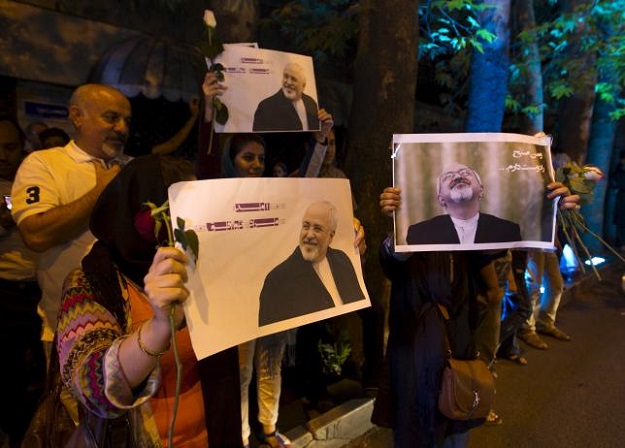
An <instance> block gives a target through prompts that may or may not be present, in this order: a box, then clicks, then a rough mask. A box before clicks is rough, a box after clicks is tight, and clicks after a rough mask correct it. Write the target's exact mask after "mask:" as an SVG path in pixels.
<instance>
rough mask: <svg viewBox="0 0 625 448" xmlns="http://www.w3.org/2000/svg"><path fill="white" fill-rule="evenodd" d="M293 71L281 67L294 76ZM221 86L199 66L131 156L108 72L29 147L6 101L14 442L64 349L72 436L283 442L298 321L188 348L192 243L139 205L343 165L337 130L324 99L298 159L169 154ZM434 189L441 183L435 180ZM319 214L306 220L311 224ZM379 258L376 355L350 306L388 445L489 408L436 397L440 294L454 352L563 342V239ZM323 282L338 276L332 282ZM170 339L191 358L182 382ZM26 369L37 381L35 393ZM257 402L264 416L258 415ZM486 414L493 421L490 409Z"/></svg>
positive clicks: (6, 381)
mask: <svg viewBox="0 0 625 448" xmlns="http://www.w3.org/2000/svg"><path fill="white" fill-rule="evenodd" d="M291 68H292V67H291ZM285 73H286V69H285ZM295 74H297V73H296V71H295ZM291 78H292V76H291V77H288V76H286V75H285V81H284V82H285V83H293V82H294V81H293V80H292V79H291ZM304 84H305V80H304ZM226 88H227V87H226V86H225V85H223V83H221V82H220V81H219V79H218V77H217V75H216V74H215V73H208V74H207V75H206V77H205V79H204V83H203V85H202V91H203V94H204V98H202V100H201V101H200V100H194V101H193V102H192V104H190V105H189V120H188V121H187V122H185V124H184V125H183V127H182V128H181V129H179V130H178V132H177V133H176V134H175V135H174V137H172V139H170V140H169V141H167V142H164V143H163V144H157V145H153V146H152V147H151V149H150V150H149V151H147V153H146V154H145V155H140V156H137V157H135V158H132V157H130V156H128V155H126V154H125V153H124V148H125V145H126V144H127V141H128V138H129V134H130V120H131V116H132V110H131V109H132V108H131V103H130V101H129V100H128V99H127V98H126V97H125V96H124V95H123V94H122V93H121V92H119V91H118V90H116V89H114V88H112V87H109V86H105V85H99V84H87V85H83V86H80V87H78V88H77V89H76V90H75V91H74V93H73V95H72V97H71V100H70V105H69V120H70V121H71V124H72V125H73V128H74V130H73V133H72V138H71V139H69V137H68V135H67V134H66V133H65V132H63V131H61V132H58V130H54V129H53V128H48V129H40V130H39V132H38V134H37V137H38V138H37V140H36V141H37V143H36V144H32V145H31V147H30V148H27V145H26V142H27V137H26V135H25V134H24V133H23V132H22V130H21V128H20V126H19V125H18V123H17V122H16V121H15V120H14V119H13V118H11V117H9V116H6V117H5V116H0V175H1V176H0V188H1V189H2V193H3V196H4V198H5V199H4V200H3V202H2V204H1V207H0V232H1V233H0V244H1V253H0V287H1V288H2V294H1V295H0V307H1V308H2V319H3V324H2V326H1V327H0V328H1V331H2V332H3V333H4V334H5V336H6V337H7V338H11V339H12V340H15V341H17V343H16V344H13V345H12V346H11V348H10V351H9V352H8V354H7V360H8V362H9V363H10V364H11V365H12V366H15V368H14V369H3V372H2V375H3V376H2V378H1V379H2V381H0V385H1V386H0V387H1V389H2V394H3V397H7V399H8V400H10V402H11V403H16V405H15V406H12V407H11V408H10V409H9V407H8V406H1V407H0V428H1V429H2V431H3V433H5V434H6V436H8V437H9V438H10V446H19V443H20V442H19V441H20V440H21V439H22V437H23V436H24V434H25V433H26V432H27V427H28V424H29V421H30V418H31V416H32V415H33V412H34V410H35V408H36V405H37V398H38V395H39V394H41V386H42V383H43V377H44V374H45V370H46V365H48V364H52V365H55V364H56V362H55V363H51V362H50V359H51V357H55V358H54V360H55V361H56V360H58V361H59V365H60V368H59V372H58V373H59V375H60V376H61V378H62V381H63V384H64V388H63V391H62V392H61V394H60V400H61V401H62V403H63V404H64V406H65V407H66V409H67V410H68V413H69V415H70V416H71V418H72V419H73V420H74V422H75V423H76V425H77V430H76V432H75V433H74V434H73V436H72V437H76V438H79V437H98V434H101V431H99V430H98V425H99V422H101V421H103V420H107V421H122V422H123V424H122V425H118V426H115V428H118V429H116V431H122V430H120V429H119V428H126V429H125V430H124V431H126V432H124V434H123V435H122V436H120V437H121V438H122V439H123V440H125V441H126V442H127V443H128V445H127V446H167V445H168V444H169V443H173V446H176V447H200V446H209V445H210V446H214V447H244V448H247V447H249V446H250V445H253V444H254V443H255V442H254V439H256V440H257V441H258V442H259V443H262V444H264V445H265V446H269V447H271V448H280V447H289V446H291V442H290V441H289V440H288V438H287V437H286V436H285V435H284V434H283V433H281V432H280V431H279V430H278V428H277V423H278V413H279V408H280V398H281V386H282V376H281V369H282V365H283V361H284V355H285V348H286V347H287V345H288V343H289V341H290V340H292V337H293V334H294V333H293V332H292V331H288V332H281V333H276V334H272V335H269V336H264V337H261V338H258V339H254V340H251V341H248V342H246V343H243V344H240V345H239V346H237V347H232V348H230V349H227V350H224V351H222V352H220V353H218V354H216V355H212V356H209V357H207V358H205V359H202V360H200V361H198V360H197V359H196V357H195V355H194V352H193V350H192V346H191V340H190V335H189V329H188V328H187V327H186V325H185V322H184V312H183V304H184V302H185V300H186V299H187V298H188V296H189V291H188V289H187V287H186V285H185V283H186V281H187V279H188V276H187V270H186V267H187V264H188V263H189V260H188V258H187V255H186V254H185V253H184V252H182V251H181V250H179V249H177V248H174V247H168V246H167V244H164V241H162V240H161V239H160V237H158V236H155V235H154V232H152V233H150V232H147V234H146V232H143V231H140V229H138V227H137V219H138V218H137V217H138V216H139V215H141V214H142V213H143V214H144V213H145V203H146V202H153V203H158V204H161V203H163V202H164V201H165V200H166V199H167V188H168V186H169V185H171V184H173V183H174V182H177V181H181V180H194V179H205V178H217V177H222V178H233V177H238V178H249V177H260V176H264V175H266V174H270V175H274V176H276V177H277V176H280V177H283V176H298V177H326V178H327V177H335V178H337V177H338V178H345V177H346V175H345V173H344V172H342V171H341V170H340V169H339V168H338V167H336V165H335V155H336V136H335V133H334V130H333V121H332V116H331V114H330V113H329V112H327V111H326V110H324V109H319V110H318V113H317V116H316V120H318V121H319V130H317V131H314V132H309V133H307V136H308V137H309V140H308V141H306V143H305V145H304V146H305V148H304V150H303V152H304V157H303V159H302V161H301V164H300V165H299V166H298V167H296V168H295V169H293V168H291V169H289V167H288V165H287V164H286V163H285V162H283V161H281V160H279V159H276V160H274V161H273V164H272V165H271V166H266V160H269V159H268V156H269V155H270V154H271V153H272V148H271V147H270V145H269V144H268V143H267V140H266V138H265V137H264V136H263V135H260V134H257V133H246V134H234V135H228V136H225V138H211V139H209V141H210V147H208V148H207V147H206V146H202V145H201V144H200V145H199V148H200V149H199V150H198V152H197V157H196V159H195V160H194V163H191V162H190V161H188V160H184V159H182V158H179V157H175V156H172V155H171V154H172V153H175V152H176V147H177V145H179V144H180V142H181V141H182V140H184V139H186V138H187V137H188V136H189V135H190V133H191V132H192V130H193V129H199V132H200V133H201V134H203V136H202V138H200V142H204V143H205V142H206V141H207V139H206V137H205V135H206V133H207V129H209V128H210V125H211V122H212V119H213V112H214V111H213V108H212V105H213V98H214V97H216V96H219V95H221V94H222V93H223V92H224V91H225V90H226ZM285 88H286V87H285ZM289 88H291V87H289ZM202 105H203V106H204V107H203V109H202ZM295 117H297V114H296V115H295ZM198 121H199V122H198ZM306 121H307V122H308V124H310V123H311V122H312V121H315V120H313V119H311V118H308V119H307V120H306ZM306 127H307V126H303V128H306ZM181 139H182V140H181ZM33 141H35V140H33ZM48 145H52V146H50V147H48ZM150 153H151V154H150ZM216 157H218V159H219V163H215V158H216ZM268 171H271V173H266V172H268ZM621 171H623V170H622V168H621ZM446 174H448V175H449V176H452V177H453V176H456V175H462V176H466V177H467V178H470V179H471V180H470V182H473V183H475V187H476V191H479V187H481V181H480V180H479V176H478V175H477V173H475V172H474V171H473V170H472V169H471V168H469V167H465V166H459V167H456V170H455V171H454V172H453V173H451V174H449V173H446ZM449 176H448V177H449ZM618 179H620V177H618V176H617V182H620V180H618ZM439 188H441V189H443V190H444V189H445V188H446V187H445V179H441V180H439ZM619 188H622V186H621V185H620V184H619ZM546 195H547V198H549V199H555V198H560V201H559V207H560V208H563V209H567V208H575V207H577V206H578V203H579V198H578V197H577V196H575V195H573V194H570V192H569V191H568V189H567V188H566V187H565V186H564V185H562V184H561V183H558V182H554V183H550V184H548V185H546ZM353 203H354V210H357V204H356V202H355V201H353ZM379 204H380V209H381V212H382V213H383V214H385V215H392V214H393V213H394V212H395V211H397V209H398V208H399V207H401V204H402V202H401V191H400V190H399V189H397V188H393V187H388V188H386V189H385V190H384V191H383V192H382V193H381V195H380V201H379ZM333 213H334V212H333V211H332V206H331V204H330V205H328V204H327V203H318V204H313V206H311V207H310V209H309V210H307V212H306V214H305V216H304V218H303V223H302V231H301V236H300V237H301V242H300V243H301V245H303V244H310V245H314V246H319V247H323V248H324V250H323V251H321V252H319V251H316V252H315V254H316V255H319V257H317V258H319V259H317V258H312V259H311V261H313V262H315V263H320V262H323V259H325V258H326V257H329V256H330V255H328V254H329V253H334V251H331V250H330V249H329V248H328V247H327V246H328V244H329V242H328V241H329V240H331V238H332V235H333V232H334V231H335V229H336V223H335V222H334V221H333V218H332V216H333ZM619 216H620V215H619ZM619 219H620V218H619ZM311 222H314V226H315V232H312V231H310V230H309V229H308V227H306V226H309V227H310V226H312V224H311ZM353 226H354V246H355V247H356V248H358V250H359V253H360V255H363V254H364V252H365V250H366V244H365V238H364V229H363V228H362V225H361V224H360V221H359V220H358V219H356V218H354V220H353ZM474 227H475V226H474ZM517 230H518V229H517ZM410 232H411V235H412V236H411V238H414V239H415V240H418V239H419V238H420V237H421V235H422V234H423V232H424V231H423V230H420V229H418V228H416V227H415V228H411V230H410ZM475 232H476V230H475V228H474V232H473V234H472V237H471V240H473V239H474V238H476V236H475ZM515 232H516V230H515ZM515 235H516V233H515ZM621 238H622V236H621ZM515 240H518V238H515ZM620 241H621V244H623V239H621V240H620ZM297 251H298V249H297V248H296V253H297ZM302 251H304V249H302ZM380 261H381V264H382V268H383V270H384V272H385V274H386V276H387V277H388V278H389V279H390V281H391V284H392V289H391V301H390V309H389V317H388V330H389V337H388V343H387V347H386V362H385V363H384V362H383V352H384V342H383V341H384V320H383V317H382V318H381V317H380V316H384V309H383V307H382V305H381V299H380V298H373V297H372V298H371V299H372V307H370V308H367V309H364V310H361V311H359V317H360V318H361V320H362V323H363V338H364V339H365V340H364V348H363V350H364V352H365V363H364V365H363V366H362V376H361V379H362V381H363V382H369V383H370V384H372V385H375V387H376V389H379V391H378V395H377V399H376V405H375V410H374V416H373V420H374V422H376V423H378V424H381V425H387V426H390V427H391V428H392V429H393V434H394V444H395V446H396V447H399V448H402V447H410V448H413V447H420V446H423V447H439V446H440V447H443V446H444V447H462V446H467V443H468V431H469V430H470V429H471V428H472V427H475V426H477V425H480V424H482V423H484V419H475V420H467V421H455V420H451V419H448V418H446V417H443V416H442V414H440V412H438V411H437V406H436V400H437V394H438V390H439V383H440V371H441V369H442V365H443V362H444V348H443V345H444V341H443V338H442V332H441V331H440V329H441V326H440V325H441V321H440V316H439V315H438V313H439V309H438V308H437V305H440V306H443V307H445V308H446V309H447V310H448V311H449V314H450V315H451V316H452V317H453V319H452V322H451V327H448V329H449V328H451V334H450V339H451V340H452V342H453V350H454V353H455V354H456V355H457V356H460V357H471V356H472V354H474V353H477V352H479V353H480V356H481V357H482V358H483V359H484V361H485V362H487V364H488V365H489V366H493V361H494V360H495V359H496V358H503V359H508V360H510V361H514V362H517V363H518V364H527V362H528V360H527V358H526V357H525V353H524V352H523V351H522V350H521V348H520V346H519V344H518V342H517V338H518V339H520V340H522V341H524V342H525V343H526V344H527V345H529V346H531V347H534V348H537V349H547V343H546V342H545V341H544V340H543V339H542V338H541V336H539V334H540V335H543V336H544V335H546V336H549V337H554V338H557V339H561V340H570V339H571V337H570V336H569V335H568V334H566V333H565V332H564V331H562V330H561V329H559V328H558V327H557V326H556V318H557V309H558V304H559V300H560V297H561V295H562V292H563V281H562V277H561V275H560V273H559V263H558V258H557V255H555V254H552V253H543V252H538V251H531V252H529V253H528V252H524V251H519V250H510V251H498V252H477V251H470V252H467V251H458V252H450V251H431V252H415V253H396V252H395V251H394V247H393V240H392V238H387V239H385V240H384V241H383V243H382V245H381V247H380ZM311 272H314V271H312V270H311ZM327 275H328V274H326V276H327ZM329 275H330V276H332V273H330V274H329ZM526 276H527V277H528V278H529V280H526ZM333 283H334V287H335V288H337V289H340V288H341V286H340V285H339V284H338V282H337V281H336V279H335V281H334V282H333ZM541 291H542V292H541ZM171 320H173V323H174V327H175V332H173V333H172V327H171V325H170V324H171ZM319 332H320V328H319V326H318V325H317V324H310V325H307V326H305V327H302V328H301V329H298V330H296V331H295V334H296V335H297V337H298V338H301V341H302V344H304V345H305V347H306V349H307V350H312V351H314V346H315V343H316V342H317V338H318V336H319ZM39 340H41V341H43V344H41V343H40V342H39ZM172 345H174V346H175V347H177V351H178V357H179V359H180V360H181V362H182V364H183V366H184V368H183V369H182V378H181V384H177V378H176V372H177V368H176V365H175V359H174V355H173V351H172ZM57 357H58V358H57ZM306 361H309V359H308V360H303V362H306ZM253 380H255V384H252V381H253ZM33 384H38V388H36V389H35V390H33V387H32V386H33ZM251 386H254V387H251ZM176 390H179V391H180V393H179V394H178V395H177V394H176ZM251 391H255V392H256V393H255V396H254V394H251V393H250V392H251ZM178 399H179V401H177V400H178ZM252 401H253V402H255V403H256V404H257V407H258V414H257V415H256V416H253V415H250V410H251V409H253V408H252V407H251V406H250V404H251V402H252ZM176 415H177V416H178V418H177V419H175V423H176V424H175V425H173V424H172V422H173V421H174V417H175V416H176ZM486 421H487V422H490V423H497V422H498V421H500V418H499V416H498V415H497V414H496V412H495V411H494V410H493V411H492V412H491V415H489V417H488V418H487V419H486ZM256 428H258V430H256ZM94 434H95V436H94ZM253 435H254V437H252V436H253ZM120 440H121V439H120ZM70 443H71V442H70ZM70 446H71V445H70Z"/></svg>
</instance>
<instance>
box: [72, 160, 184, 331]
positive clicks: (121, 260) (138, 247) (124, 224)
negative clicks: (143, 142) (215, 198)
mask: <svg viewBox="0 0 625 448" xmlns="http://www.w3.org/2000/svg"><path fill="white" fill-rule="evenodd" d="M192 173H193V166H192V165H191V164H190V163H189V162H188V161H185V160H183V159H179V158H174V157H170V156H159V155H148V156H142V157H137V158H136V159H134V160H132V161H130V162H129V163H128V164H127V165H126V166H125V167H124V168H122V170H121V171H120V173H119V174H118V175H117V176H116V177H115V179H113V180H112V181H111V183H110V184H109V185H108V186H107V187H106V189H105V190H104V191H103V192H102V194H101V195H100V197H99V199H98V201H97V203H96V205H95V207H94V209H93V212H92V214H91V220H90V223H89V227H90V229H91V232H92V233H93V235H94V236H95V237H96V238H97V241H96V243H95V244H94V246H93V248H92V249H91V251H90V252H89V254H87V256H85V257H84V258H83V261H82V267H83V271H84V273H85V276H86V277H87V280H88V281H89V283H90V285H91V287H92V289H93V292H94V295H95V300H96V301H97V302H99V303H100V304H102V305H103V306H104V307H105V308H107V309H108V310H109V311H111V312H112V313H113V314H114V315H115V317H116V318H117V319H118V321H119V323H120V325H121V326H122V328H125V324H126V319H125V313H124V309H123V305H124V301H123V300H122V299H121V297H122V296H121V289H120V284H119V277H118V275H117V270H119V272H121V273H122V274H124V275H125V276H127V277H128V278H130V279H131V280H132V281H134V282H135V283H137V284H138V285H139V286H143V277H145V275H146V274H147V272H148V269H149V268H150V265H151V264H152V259H153V258H154V254H155V253H156V249H157V244H156V243H155V242H154V241H148V240H147V239H145V238H144V237H142V236H141V234H140V233H139V232H138V231H137V229H136V228H135V217H136V215H137V213H138V212H139V211H140V210H141V209H143V208H145V203H146V202H152V203H154V204H156V205H157V206H160V205H162V204H163V203H164V202H165V200H167V188H168V187H169V185H171V184H172V183H174V182H177V181H181V180H187V179H189V177H190V175H192Z"/></svg>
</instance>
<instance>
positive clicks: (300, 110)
mask: <svg viewBox="0 0 625 448" xmlns="http://www.w3.org/2000/svg"><path fill="white" fill-rule="evenodd" d="M293 106H294V107H295V110H296V111H297V116H298V117H299V119H300V121H301V122H302V130H304V131H307V130H308V117H307V116H306V107H305V106H304V101H303V100H302V99H301V98H300V99H299V100H298V101H293Z"/></svg>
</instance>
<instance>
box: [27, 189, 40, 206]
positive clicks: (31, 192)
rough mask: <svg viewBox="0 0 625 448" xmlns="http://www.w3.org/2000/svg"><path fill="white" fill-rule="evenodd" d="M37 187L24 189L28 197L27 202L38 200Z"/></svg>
mask: <svg viewBox="0 0 625 448" xmlns="http://www.w3.org/2000/svg"><path fill="white" fill-rule="evenodd" d="M39 192H40V190H39V187H28V188H27V189H26V193H28V198H26V203H27V204H35V203H37V202H39V200H40V198H39Z"/></svg>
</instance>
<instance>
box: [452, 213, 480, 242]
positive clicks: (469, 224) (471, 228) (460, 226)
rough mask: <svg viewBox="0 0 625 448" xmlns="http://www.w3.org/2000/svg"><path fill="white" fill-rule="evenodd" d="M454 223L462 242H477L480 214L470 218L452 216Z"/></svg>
mask: <svg viewBox="0 0 625 448" xmlns="http://www.w3.org/2000/svg"><path fill="white" fill-rule="evenodd" d="M450 218H451V221H452V222H453V223H454V227H455V228H456V232H457V233H458V239H459V240H460V244H472V243H474V242H475V232H476V231H477V221H478V220H479V218H480V214H479V213H478V214H476V215H475V216H472V217H470V218H469V219H459V218H454V217H453V216H450Z"/></svg>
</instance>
